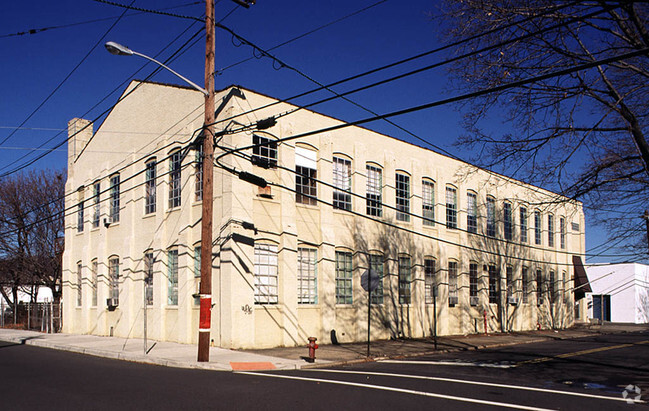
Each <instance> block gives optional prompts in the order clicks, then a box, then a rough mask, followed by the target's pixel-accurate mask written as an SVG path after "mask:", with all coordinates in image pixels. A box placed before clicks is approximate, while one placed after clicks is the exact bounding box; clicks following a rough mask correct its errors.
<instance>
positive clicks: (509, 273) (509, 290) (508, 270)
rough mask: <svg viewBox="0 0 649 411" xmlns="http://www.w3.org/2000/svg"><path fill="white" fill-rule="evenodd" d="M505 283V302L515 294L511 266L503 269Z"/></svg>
mask: <svg viewBox="0 0 649 411" xmlns="http://www.w3.org/2000/svg"><path fill="white" fill-rule="evenodd" d="M505 282H506V286H507V288H506V289H507V300H509V298H510V297H513V296H514V294H515V292H516V291H515V289H514V268H513V267H512V266H507V267H506V268H505ZM507 302H509V301H507Z"/></svg>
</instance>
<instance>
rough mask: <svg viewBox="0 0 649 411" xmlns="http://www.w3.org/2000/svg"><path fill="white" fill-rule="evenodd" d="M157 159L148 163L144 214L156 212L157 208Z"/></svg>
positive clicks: (145, 180)
mask: <svg viewBox="0 0 649 411" xmlns="http://www.w3.org/2000/svg"><path fill="white" fill-rule="evenodd" d="M155 179H156V161H155V159H154V160H149V161H148V162H147V163H146V170H145V177H144V214H151V213H155V208H156V182H155Z"/></svg>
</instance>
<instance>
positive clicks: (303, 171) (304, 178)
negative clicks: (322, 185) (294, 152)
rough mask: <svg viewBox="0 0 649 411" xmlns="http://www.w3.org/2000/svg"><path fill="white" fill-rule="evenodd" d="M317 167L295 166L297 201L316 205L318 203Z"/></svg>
mask: <svg viewBox="0 0 649 411" xmlns="http://www.w3.org/2000/svg"><path fill="white" fill-rule="evenodd" d="M316 178H317V172H316V170H315V169H312V168H307V167H302V166H295V201H296V202H297V203H299V204H309V205H316V204H317V203H318V200H317V196H318V192H317V188H316V180H315V179H316Z"/></svg>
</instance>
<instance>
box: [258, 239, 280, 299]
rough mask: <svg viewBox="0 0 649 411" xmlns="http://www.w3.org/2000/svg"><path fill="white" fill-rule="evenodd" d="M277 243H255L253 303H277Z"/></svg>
mask: <svg viewBox="0 0 649 411" xmlns="http://www.w3.org/2000/svg"><path fill="white" fill-rule="evenodd" d="M278 300H279V299H278V296H277V245H275V244H255V304H277V303H278Z"/></svg>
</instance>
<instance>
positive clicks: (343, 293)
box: [336, 251, 354, 304]
mask: <svg viewBox="0 0 649 411" xmlns="http://www.w3.org/2000/svg"><path fill="white" fill-rule="evenodd" d="M353 301H354V299H353V289H352V253H348V252H344V251H336V304H351V303H353Z"/></svg>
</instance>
